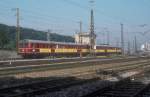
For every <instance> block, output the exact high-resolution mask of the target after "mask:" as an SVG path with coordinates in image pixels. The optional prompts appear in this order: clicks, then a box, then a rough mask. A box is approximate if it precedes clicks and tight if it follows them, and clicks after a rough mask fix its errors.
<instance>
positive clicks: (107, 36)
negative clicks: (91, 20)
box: [107, 31, 109, 45]
mask: <svg viewBox="0 0 150 97" xmlns="http://www.w3.org/2000/svg"><path fill="white" fill-rule="evenodd" d="M107 45H109V31H107Z"/></svg>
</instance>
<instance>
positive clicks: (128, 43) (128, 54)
mask: <svg viewBox="0 0 150 97" xmlns="http://www.w3.org/2000/svg"><path fill="white" fill-rule="evenodd" d="M130 53H131V52H130V41H128V55H130Z"/></svg>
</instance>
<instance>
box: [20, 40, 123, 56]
mask: <svg viewBox="0 0 150 97" xmlns="http://www.w3.org/2000/svg"><path fill="white" fill-rule="evenodd" d="M92 52H93V54H94V55H96V56H98V55H100V56H109V55H112V54H117V55H118V54H121V49H120V48H119V47H113V46H108V45H95V46H94V49H93V50H92ZM18 53H19V54H20V55H21V56H22V57H24V58H41V57H46V56H54V57H64V56H65V57H69V56H87V55H89V54H90V53H91V49H90V45H88V44H77V43H65V42H55V41H43V40H31V39H24V40H21V41H19V48H18Z"/></svg>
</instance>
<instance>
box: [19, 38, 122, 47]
mask: <svg viewBox="0 0 150 97" xmlns="http://www.w3.org/2000/svg"><path fill="white" fill-rule="evenodd" d="M22 42H30V43H46V44H50V43H53V44H63V45H68V44H69V45H82V46H87V45H88V44H79V43H78V44H77V43H73V42H56V41H44V40H32V39H24V40H20V43H22ZM95 46H99V47H113V48H119V47H114V46H108V45H95Z"/></svg>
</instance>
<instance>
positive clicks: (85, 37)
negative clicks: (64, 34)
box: [75, 32, 96, 45]
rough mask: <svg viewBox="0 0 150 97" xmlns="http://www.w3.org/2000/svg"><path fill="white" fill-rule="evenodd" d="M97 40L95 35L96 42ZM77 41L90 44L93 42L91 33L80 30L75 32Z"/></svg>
mask: <svg viewBox="0 0 150 97" xmlns="http://www.w3.org/2000/svg"><path fill="white" fill-rule="evenodd" d="M95 41H96V35H95V37H94V42H95ZM75 42H76V43H80V44H88V45H90V43H91V35H90V33H87V32H79V33H76V34H75Z"/></svg>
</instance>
